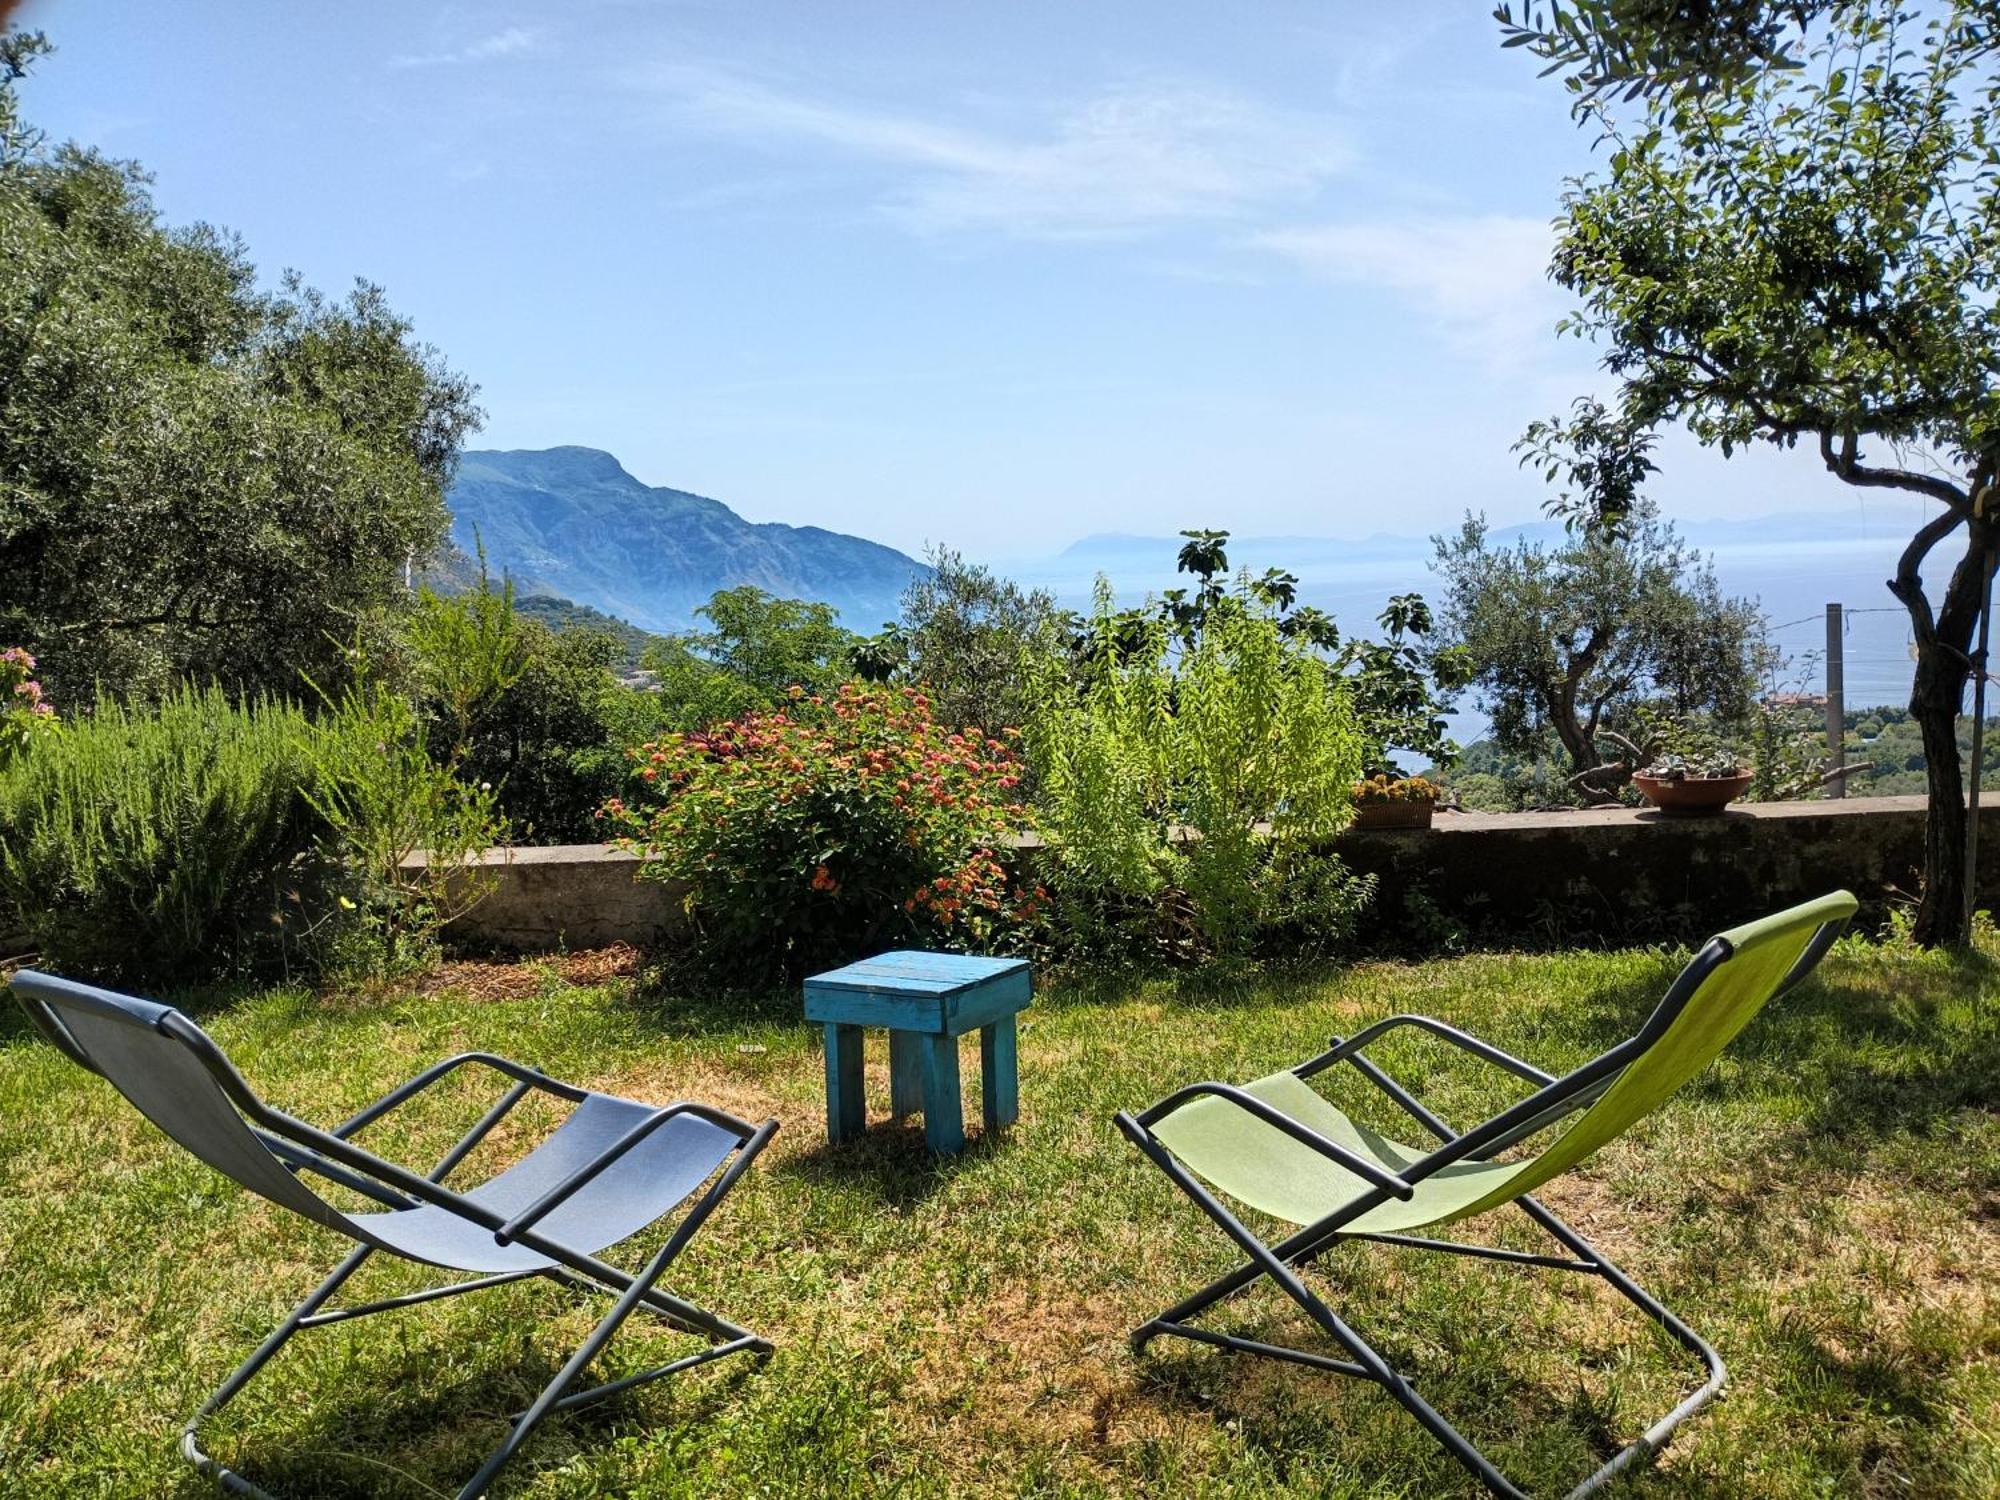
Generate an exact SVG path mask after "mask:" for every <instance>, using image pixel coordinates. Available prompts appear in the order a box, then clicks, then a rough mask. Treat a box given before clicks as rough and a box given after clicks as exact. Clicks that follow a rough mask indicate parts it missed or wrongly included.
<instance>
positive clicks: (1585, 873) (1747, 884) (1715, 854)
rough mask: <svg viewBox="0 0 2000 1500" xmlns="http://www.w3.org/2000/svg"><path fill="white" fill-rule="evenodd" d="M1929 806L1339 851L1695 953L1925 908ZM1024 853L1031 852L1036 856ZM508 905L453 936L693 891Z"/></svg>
mask: <svg viewBox="0 0 2000 1500" xmlns="http://www.w3.org/2000/svg"><path fill="white" fill-rule="evenodd" d="M1923 823H1924V799H1923V798H1922V797H1856V798H1850V799H1847V800H1844V801H1838V802H1766V803H1757V804H1753V805H1749V806H1744V807H1738V808H1732V809H1730V810H1729V811H1728V812H1725V813H1724V814H1722V815H1721V816H1720V817H1714V818H1664V817H1661V816H1659V815H1658V814H1656V813H1652V812H1639V811H1634V810H1632V809H1629V808H1608V809H1596V810H1592V811H1588V812H1564V813H1440V814H1438V817H1437V821H1436V824H1435V825H1434V826H1433V827H1432V828H1430V829H1427V830H1418V829H1410V830H1388V831H1382V832H1369V833H1356V832H1351V831H1350V832H1348V833H1345V834H1343V835H1341V837H1340V839H1339V841H1338V844H1337V847H1338V849H1339V850H1340V853H1341V854H1342V856H1343V857H1344V858H1345V859H1346V860H1347V861H1348V863H1349V864H1350V865H1352V866H1353V867H1354V868H1355V869H1357V870H1364V871H1368V872H1370V873H1372V874H1374V875H1375V876H1376V878H1377V879H1378V881H1379V882H1380V894H1379V896H1378V900H1377V912H1378V914H1379V918H1380V920H1382V921H1385V922H1398V921H1402V920H1404V919H1405V915H1404V914H1405V913H1406V912H1407V911H1408V910H1409V909H1410V906H1411V898H1412V897H1413V896H1420V897H1422V898H1425V899H1428V900H1429V901H1430V902H1431V903H1433V904H1434V905H1435V907H1436V909H1437V910H1438V912H1439V913H1440V914H1442V915H1443V916H1444V917H1446V918H1448V919H1449V920H1451V921H1454V922H1457V923H1459V924H1461V925H1463V926H1465V927H1466V928H1468V929H1470V930H1471V931H1472V933H1473V934H1474V935H1475V936H1476V937H1481V938H1485V939H1489V940H1493V941H1502V942H1523V941H1527V942H1533V941H1535V940H1538V939H1540V940H1546V941H1557V940H1563V941H1576V940H1579V939H1588V938H1591V937H1597V938H1601V939H1607V940H1613V941H1620V942H1641V941H1650V940H1654V939H1668V938H1686V937H1689V936H1691V935H1698V934H1700V933H1704V932H1712V931H1714V930H1716V929H1718V928H1722V927H1728V926H1731V925H1733V924H1735V923H1737V922H1740V921H1744V920H1746V919H1748V918H1750V917H1752V916H1757V915H1760V914H1762V913H1764V912H1767V911H1771V910H1774V909H1776V908H1778V907H1781V906H1784V905H1787V904H1789V903H1791V902H1793V901H1798V900H1803V899H1805V898H1806V897H1809V896H1816V895H1820V894H1822V893H1824V892H1826V891H1829V890H1833V889H1835V888H1837V887H1845V888H1847V889H1848V890H1851V891H1853V892H1854V893H1855V894H1856V895H1858V896H1860V897H1861V898H1862V900H1863V902H1864V903H1865V904H1866V906H1867V908H1869V910H1868V911H1867V912H1865V913H1864V917H1865V919H1874V918H1879V916H1880V913H1881V911H1882V909H1883V907H1884V906H1885V905H1886V904H1887V902H1888V901H1889V900H1891V899H1893V898H1895V897H1896V896H1898V895H1914V893H1915V891H1916V889H1917V871H1918V868H1919V866H1920V863H1921V860H1922V857H1923ZM1021 842H1022V844H1023V846H1024V848H1025V849H1027V850H1028V851H1029V852H1030V857H1033V853H1032V851H1033V850H1034V849H1035V848H1037V847H1038V845H1039V841H1038V840H1036V839H1034V838H1032V837H1029V838H1026V839H1023V840H1022V841H1021ZM481 865H482V867H483V868H484V869H485V870H486V871H487V872H488V873H490V874H491V875H493V876H494V877H495V879H496V885H495V888H494V890H493V893H492V894H491V895H490V896H488V897H487V898H486V900H484V901H482V902H481V903H480V904H479V905H478V906H477V907H475V908H473V910H472V911H471V912H469V913H468V914H467V915H466V916H464V917H462V918H461V919H460V920H459V921H458V923H456V924H455V925H454V926H453V928H452V930H451V934H450V936H451V937H452V939H453V940H454V941H455V942H456V943H459V944H461V945H463V946H466V947H473V948H499V949H507V950H511V951H516V952H533V951H537V950H545V949H551V948H558V947H571V948H584V947H594V946H598V945H601V944H604V943H612V942H629V943H638V944H640V945H642V946H653V945H657V944H659V943H661V942H670V941H672V938H673V935H674V932H675V930H676V928H677V926H678V925H679V923H680V921H681V920H682V918H681V914H680V908H679V896H678V893H677V892H675V891H673V890H671V889H669V888H668V887H666V886H663V885H660V884H657V883H655V882H652V881H644V880H638V879H635V878H634V877H635V875H636V872H637V870H638V861H637V859H636V858H635V857H634V856H632V855H629V854H623V853H620V852H618V851H617V850H614V849H612V848H610V847H609V846H607V845H604V844H570V845H564V846H561V847H557V848H541V849H495V850H489V851H488V852H487V853H486V855H485V856H483V858H482V860H481ZM1979 877H1980V881H1979V883H1980V891H1981V893H1982V903H1984V902H1986V901H1988V900H1990V898H1991V896H1992V894H1993V893H1995V892H1996V891H2000V807H1995V806H1991V805H1989V806H1986V807H1983V808H1981V810H1980V870H1979Z"/></svg>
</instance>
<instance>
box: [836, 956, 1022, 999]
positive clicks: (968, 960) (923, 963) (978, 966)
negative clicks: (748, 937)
mask: <svg viewBox="0 0 2000 1500" xmlns="http://www.w3.org/2000/svg"><path fill="white" fill-rule="evenodd" d="M1027 967H1028V960H1026V959H1025V958H983V957H978V956H976V955H973V954H966V953H922V952H917V951H914V950H906V951H903V952H898V953H879V954H877V955H876V956H875V957H873V958H864V959H862V960H861V962H859V963H853V964H849V965H848V966H847V967H846V968H844V969H830V970H828V971H827V972H826V973H824V974H815V975H813V976H812V978H810V979H808V980H807V981H806V988H807V989H808V990H853V991H858V992H860V993H862V994H869V995H911V996H944V995H954V994H957V993H958V992H959V991H961V990H969V989H973V988H975V987H976V986H978V985H982V984H985V983H986V982H987V981H988V980H992V979H998V978H1000V977H1002V976H1003V975H1008V974H1013V973H1017V972H1019V971H1022V970H1025V969H1026V968H1027Z"/></svg>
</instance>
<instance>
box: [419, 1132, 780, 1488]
mask: <svg viewBox="0 0 2000 1500" xmlns="http://www.w3.org/2000/svg"><path fill="white" fill-rule="evenodd" d="M775 1129H776V1125H775V1124H766V1125H765V1127H764V1128H763V1129H762V1130H760V1131H759V1132H758V1133H757V1134H756V1135H754V1136H752V1137H751V1138H750V1139H749V1140H748V1141H746V1142H745V1143H744V1145H743V1148H742V1149H741V1150H740V1151H738V1152H737V1154H736V1160H735V1161H733V1162H731V1163H730V1164H729V1166H728V1168H727V1169H726V1170H725V1171H724V1172H723V1174H722V1175H721V1176H720V1177H718V1178H717V1179H716V1180H715V1182H714V1183H713V1184H712V1185H711V1186H710V1187H709V1190H708V1191H707V1192H706V1193H703V1194H702V1195H701V1198H700V1199H699V1200H698V1201H697V1202H696V1203H695V1205H694V1207H693V1208H691V1209H689V1210H688V1211H687V1212H686V1213H685V1214H684V1215H682V1216H681V1221H680V1223H678V1224H676V1225H675V1226H674V1231H673V1233H672V1234H670V1235H668V1236H667V1240H666V1243H665V1244H663V1245H661V1246H660V1248H659V1249H658V1250H656V1251H655V1252H654V1253H653V1258H652V1259H651V1260H649V1261H647V1262H646V1266H645V1269H644V1270H642V1271H640V1272H639V1274H638V1275H637V1276H634V1277H631V1278H630V1279H629V1283H628V1285H627V1286H626V1288H625V1290H624V1292H623V1294H622V1295H621V1296H620V1297H619V1298H618V1300H617V1302H616V1303H614V1304H613V1305H612V1308H611V1311H610V1312H608V1313H606V1314H605V1315H604V1317H603V1319H602V1320H600V1321H599V1323H598V1325H597V1326H596V1327H595V1328H593V1329H591V1331H590V1337H588V1338H586V1339H585V1340H584V1341H583V1342H582V1343H581V1344H579V1345H578V1346H577V1349H576V1352H575V1353H574V1354H572V1355H570V1357H569V1359H568V1360H567V1361H566V1362H565V1363H564V1365H563V1367H562V1368H561V1369H560V1370H558V1371H557V1372H556V1376H555V1379H553V1380H551V1381H550V1382H549V1383H548V1384H547V1385H545V1386H543V1387H542V1392H541V1394H540V1395H539V1396H537V1397H535V1399H534V1402H533V1403H532V1404H531V1405H530V1406H529V1407H528V1409H527V1410H526V1411H524V1412H522V1413H520V1414H519V1415H518V1416H516V1417H515V1418H514V1422H513V1427H512V1429H511V1430H510V1431H509V1432H508V1434H507V1436H506V1437H505V1438H503V1439H502V1440H501V1442H500V1446H499V1447H497V1448H495V1449H494V1450H493V1452H492V1453H491V1454H490V1455H489V1456H488V1457H487V1460H486V1462H485V1463H484V1464H482V1465H480V1468H479V1472H478V1473H477V1474H475V1475H473V1476H472V1478H471V1479H470V1480H468V1481H467V1482H466V1485H465V1488H464V1489H462V1490H460V1491H459V1492H458V1500H477V1497H478V1496H480V1495H483V1494H485V1493H486V1487H487V1486H488V1485H490V1484H492V1483H493V1480H494V1478H495V1476H497V1475H498V1474H499V1472H500V1470H501V1469H502V1468H503V1467H504V1466H505V1465H506V1462H507V1460H508V1459H510V1458H512V1457H513V1456H514V1454H515V1452H516V1450H518V1449H519V1448H520V1446H521V1444H523V1443H524V1442H526V1441H527V1440H528V1434H529V1433H531V1432H533V1431H534V1429H535V1424H536V1423H538V1422H540V1421H541V1420H542V1418H543V1417H545V1416H547V1415H548V1414H549V1413H550V1412H551V1411H553V1410H555V1409H556V1408H557V1407H558V1406H561V1407H565V1408H574V1407H577V1406H581V1405H583V1404H585V1403H587V1402H590V1401H596V1400H601V1399H602V1398H604V1397H606V1396H609V1395H611V1394H613V1393H614V1392H616V1391H621V1390H626V1389H629V1388H630V1387H632V1386H635V1385H639V1384H641V1383H642V1382H644V1381H647V1380H656V1379H658V1378H659V1377H661V1376H663V1375H668V1374H671V1373H673V1372H674V1371H675V1370H680V1369H687V1368H690V1367H691V1366H693V1365H697V1364H701V1363H704V1362H705V1361H706V1360H709V1359H719V1358H721V1357H722V1356H723V1355H725V1354H734V1353H737V1352H738V1351H753V1352H756V1353H758V1354H768V1353H770V1351H771V1346H770V1345H769V1344H768V1343H766V1342H765V1341H764V1340H762V1339H760V1338H757V1337H756V1336H755V1335H753V1334H749V1333H744V1332H743V1331H742V1330H740V1329H736V1327H735V1325H734V1324H731V1323H722V1320H721V1319H718V1318H716V1317H715V1316H714V1314H712V1313H708V1312H705V1311H703V1310H702V1309H701V1308H698V1307H695V1306H694V1304H693V1303H689V1302H682V1301H681V1300H680V1299H679V1298H666V1300H667V1301H668V1302H670V1303H671V1304H672V1305H673V1306H674V1307H675V1308H676V1309H677V1310H679V1309H686V1310H687V1311H688V1312H689V1313H694V1314H699V1315H700V1317H701V1318H702V1319H703V1320H704V1321H707V1322H712V1323H716V1324H720V1325H721V1326H723V1327H725V1328H729V1329H732V1330H734V1331H735V1333H736V1334H737V1337H735V1338H732V1339H730V1340H729V1341H728V1342H726V1343H724V1344H722V1345H720V1346H718V1347H715V1348H711V1349H706V1350H703V1351H701V1353H700V1354H699V1355H696V1356H690V1357H689V1358H686V1359H681V1360H675V1361H674V1362H673V1363H672V1364H669V1365H661V1366H658V1367H657V1368H655V1369H651V1370H647V1371H643V1372H642V1373H640V1374H638V1375H631V1376H627V1377H626V1378H625V1379H623V1380H615V1381H612V1382H610V1383H609V1384H607V1385H602V1386H598V1387H596V1388H595V1389H593V1390H588V1391H580V1392H578V1393H576V1394H575V1395H573V1396H570V1397H568V1398H567V1399H566V1398H565V1397H564V1395H563V1393H564V1392H565V1391H566V1390H568V1388H569V1385H570V1382H571V1381H573V1380H575V1379H576V1377H577V1376H579V1375H581V1374H582V1373H583V1372H584V1370H585V1368H586V1367H588V1365H589V1364H590V1362H591V1361H592V1360H594V1359H596V1358H597V1356H598V1355H599V1354H600V1353H601V1352H602V1351H603V1349H604V1346H605V1345H606V1344H608V1343H610V1342H611V1337H612V1335H613V1334H615V1333H617V1332H618V1330H619V1328H620V1327H622V1326H623V1325H624V1322H625V1320H626V1319H627V1318H629V1317H631V1316H632V1314H633V1313H634V1312H635V1311H637V1309H638V1308H639V1306H640V1304H641V1303H645V1302H648V1301H650V1300H652V1299H653V1298H654V1296H655V1295H658V1296H661V1297H664V1296H665V1294H664V1293H661V1294H655V1293H654V1291H653V1283H654V1282H656V1281H658V1280H659V1279H660V1277H661V1276H662V1275H663V1274H664V1273H665V1271H666V1269H667V1267H668V1266H669V1265H670V1264H672V1262H673V1259H674V1257H675V1256H676V1255H679V1254H680V1253H681V1250H682V1249H683V1248H684V1247H685V1246H686V1245H687V1243H688V1241H689V1240H691V1239H693V1238H694V1235H695V1231H696V1230H698V1229H700V1228H701V1226H702V1224H703V1222H704V1221H705V1220H706V1219H707V1218H708V1216H709V1215H710V1214H711V1213H713V1212H714V1211H715V1206H716V1205H717V1204H718V1203H720V1202H721V1201H722V1198H723V1195H724V1194H726V1193H727V1192H728V1191H729V1190H730V1188H732V1187H733V1186H735V1184H736V1179H737V1178H738V1177H740V1176H742V1175H743V1173H744V1171H745V1170H746V1169H747V1168H748V1167H749V1165H750V1162H751V1160H752V1159H753V1158H754V1157H755V1156H756V1155H757V1153H758V1152H759V1151H761V1150H763V1148H764V1144H765V1142H767V1141H768V1140H769V1139H770V1137H771V1132H772V1131H773V1130H775Z"/></svg>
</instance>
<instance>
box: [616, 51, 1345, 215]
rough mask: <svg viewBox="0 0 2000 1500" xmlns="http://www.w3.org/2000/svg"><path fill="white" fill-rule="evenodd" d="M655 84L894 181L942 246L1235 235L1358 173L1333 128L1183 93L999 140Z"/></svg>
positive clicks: (717, 77)
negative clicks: (993, 237)
mask: <svg viewBox="0 0 2000 1500" xmlns="http://www.w3.org/2000/svg"><path fill="white" fill-rule="evenodd" d="M645 82H646V83H647V85H648V86H649V87H652V88H654V89H656V90H660V91H662V92H664V93H666V94H667V95H668V97H669V98H670V100H671V101H672V102H673V105H674V107H675V109H676V111H677V113H678V114H679V115H680V116H681V117H683V118H684V119H686V120H689V121H692V122H693V123H694V124H696V125H697V126H699V127H700V128H703V129H706V130H709V131H712V132H716V133H721V134H728V135H735V136H741V137H744V138H746V139H762V140H769V141H780V142H796V141H807V142H816V143H818V144H820V145H823V146H826V147H829V148H832V149H834V150H837V151H840V152H843V153H845V154H848V155H850V156H854V157H859V158H862V159H864V160H866V161H869V162H872V163H875V164H877V165H879V166H882V167H885V168H892V169H897V171H898V178H899V180H897V181H895V182H893V183H891V184H889V185H887V186H885V188H884V189H883V192H882V196H881V198H880V200H879V206H880V207H881V208H882V209H883V211H885V212H887V213H888V214H890V215H891V216H892V217H893V218H895V219H896V220H897V221H898V222H900V223H903V224H905V225H907V226H908V227H910V228H912V229H916V230H920V231H925V232H933V233H935V232H944V231H952V230H964V229H998V230H1000V231H1002V232H1004V233H1009V234H1014V235H1019V236H1022V237H1030V238H1042V239H1069V238H1086V237H1099V236H1110V235H1131V234H1136V233H1139V232H1141V231H1144V230H1146V229H1149V228H1152V227H1155V226H1158V225H1162V224H1166V223H1171V222H1175V221H1186V220H1203V219H1206V220H1213V219H1227V218H1232V217H1237V216H1240V215H1242V214H1245V213H1247V212H1249V211H1250V210H1251V209H1253V208H1255V207H1257V206H1259V205H1262V204H1267V203H1270V202H1273V201H1282V200H1291V201H1299V200H1304V199H1307V198H1310V197H1311V196H1312V194H1313V193H1314V192H1315V191H1316V190H1317V189H1318V187H1319V186H1320V184H1322V183H1323V182H1325V181H1326V180H1327V179H1329V178H1330V177H1332V176H1334V175H1335V174H1337V173H1339V172H1340V171H1342V170H1343V169H1344V168H1345V167H1347V165H1348V164H1349V163H1350V161H1351V159H1352V152H1351V150H1350V148H1349V147H1348V145H1347V143H1346V141H1345V139H1344V138H1343V136H1342V135H1341V133H1340V132H1339V131H1338V130H1336V129H1335V128H1334V127H1333V126H1331V125H1330V124H1329V123H1328V122H1326V121H1324V120H1320V119H1314V118H1311V117H1307V116H1300V115H1293V114H1288V113H1284V112H1281V111H1276V110H1272V109H1269V108H1267V107H1265V106H1262V105H1259V104H1256V103H1253V102H1251V101H1249V100H1246V99H1243V98H1241V97H1239V96H1237V95H1234V94H1231V93H1228V92H1225V91H1219V90H1215V89H1207V88H1199V87H1191V86H1184V85H1154V86H1150V87H1129V88H1124V89H1119V90H1114V91H1111V92H1107V93H1104V94H1100V95H1099V96H1097V97H1096V98H1094V99H1092V100H1090V101H1089V102H1087V103H1085V104H1083V105H1081V106H1080V107H1076V108H1072V109H1070V110H1067V111H1063V112H1059V113H1057V114H1055V115H1054V116H1053V118H1049V119H1047V120H1045V121H1043V122H1041V123H1039V125H1038V126H1036V127H1033V128H1022V129H1019V130H1014V131H999V130H990V129H974V128H969V127H966V126H962V125H958V124H953V123H949V122H946V121H943V120H939V119H935V118H928V117H925V116H921V115H916V114H909V113H901V112H897V111H894V110H878V109H870V108H865V107H860V106H854V105H845V104H836V103H826V102H822V101H819V100H815V99H811V98H807V97H803V96H801V95H797V94H790V93H785V92H782V91H780V90H777V89H774V88H771V87H768V86H766V85H764V84H761V83H757V82H754V81H751V80H747V79H744V78H741V77H737V76H734V75H730V74H725V73H720V72H716V71H713V70H708V69H700V68H685V67H676V68H667V69H659V70H655V71H653V72H652V73H650V74H649V75H647V77H646V79H645Z"/></svg>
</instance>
